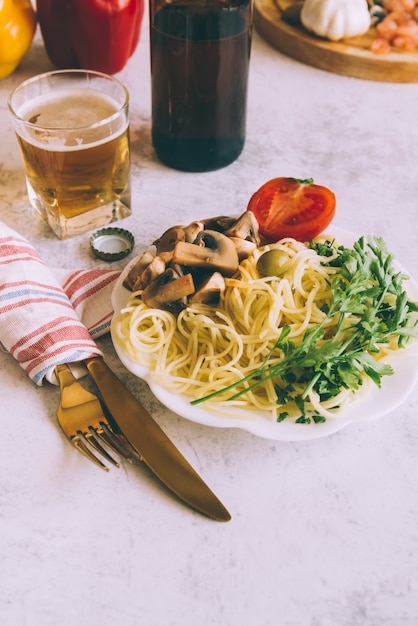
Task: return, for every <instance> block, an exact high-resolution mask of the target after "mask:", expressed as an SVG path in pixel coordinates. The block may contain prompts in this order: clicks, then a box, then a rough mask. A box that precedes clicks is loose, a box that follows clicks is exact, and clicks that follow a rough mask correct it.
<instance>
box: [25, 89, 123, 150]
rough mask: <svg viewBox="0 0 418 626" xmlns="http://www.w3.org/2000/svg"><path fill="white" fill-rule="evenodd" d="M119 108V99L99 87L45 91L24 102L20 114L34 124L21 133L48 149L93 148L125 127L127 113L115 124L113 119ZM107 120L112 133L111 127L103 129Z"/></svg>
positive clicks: (116, 134) (112, 137)
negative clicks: (56, 91)
mask: <svg viewBox="0 0 418 626" xmlns="http://www.w3.org/2000/svg"><path fill="white" fill-rule="evenodd" d="M119 110H120V106H119V105H118V103H117V102H116V100H114V99H113V98H111V97H110V96H108V95H107V94H103V93H102V92H100V91H98V90H96V89H93V88H90V87H89V88H75V89H67V90H64V89H62V90H60V91H59V93H49V94H42V95H40V96H37V97H35V98H33V99H32V100H31V101H30V102H25V103H24V104H23V105H22V106H21V107H20V108H19V109H18V110H17V114H18V115H19V117H20V118H21V119H23V120H25V121H26V122H30V123H31V124H33V125H34V126H32V127H30V129H27V132H25V133H22V132H21V130H20V131H18V132H19V134H21V135H22V136H24V138H25V139H26V140H27V141H30V142H31V143H32V144H33V145H38V146H39V147H43V148H44V149H46V150H48V149H49V150H77V149H80V148H82V147H83V146H85V147H86V148H87V147H92V146H93V145H99V144H101V143H105V142H107V141H109V140H110V139H114V138H115V137H117V136H119V135H120V134H121V133H122V132H123V131H125V130H126V127H127V121H126V116H125V114H124V113H121V115H120V116H119V117H120V119H118V120H117V121H113V123H112V121H111V120H110V118H111V117H112V116H114V115H115V114H116V113H118V111H119ZM106 120H109V124H111V126H110V133H109V129H107V131H106V132H100V129H101V128H103V127H104V126H105V125H106ZM101 122H104V123H103V124H101ZM53 131H56V133H54V132H53ZM61 131H63V132H61ZM28 133H30V134H28Z"/></svg>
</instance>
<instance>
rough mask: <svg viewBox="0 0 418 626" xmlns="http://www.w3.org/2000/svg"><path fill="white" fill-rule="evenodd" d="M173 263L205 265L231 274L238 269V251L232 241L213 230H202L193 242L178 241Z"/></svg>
mask: <svg viewBox="0 0 418 626" xmlns="http://www.w3.org/2000/svg"><path fill="white" fill-rule="evenodd" d="M173 263H179V264H180V265H186V266H188V267H191V268H193V267H206V268H212V269H214V270H219V271H220V272H222V274H225V275H226V276H232V274H234V273H235V272H236V271H237V269H238V264H239V260H238V253H237V250H236V248H235V246H234V244H233V242H232V241H231V240H230V239H229V238H228V237H225V235H223V234H222V233H218V232H216V231H215V230H202V231H201V232H200V233H199V234H198V236H197V237H196V241H195V243H187V242H186V241H178V242H177V243H176V247H175V248H174V255H173Z"/></svg>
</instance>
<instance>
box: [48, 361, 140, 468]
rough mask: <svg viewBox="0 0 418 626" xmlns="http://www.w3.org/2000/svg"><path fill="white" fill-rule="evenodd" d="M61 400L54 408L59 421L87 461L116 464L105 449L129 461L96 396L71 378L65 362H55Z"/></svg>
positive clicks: (104, 465) (102, 465) (128, 456)
mask: <svg viewBox="0 0 418 626" xmlns="http://www.w3.org/2000/svg"><path fill="white" fill-rule="evenodd" d="M55 373H56V375H57V378H58V382H59V386H60V390H61V400H60V404H59V407H58V411H57V417H58V423H59V425H60V426H61V428H62V430H63V431H64V433H65V435H66V436H67V437H68V439H69V440H70V442H71V443H72V444H73V445H74V446H75V447H76V448H77V450H79V452H81V453H82V454H84V456H86V457H87V458H88V459H90V461H92V462H93V463H95V464H96V465H98V466H99V467H101V468H102V469H104V470H105V471H107V472H108V471H109V468H108V467H107V465H106V464H105V463H103V461H102V459H101V458H100V457H103V459H104V460H105V461H108V462H109V463H111V464H112V465H114V466H116V467H120V465H119V463H118V461H117V460H115V459H114V458H113V456H112V455H111V454H110V453H109V452H108V449H110V450H112V452H116V453H117V455H118V456H119V457H120V456H122V457H124V458H125V459H127V460H128V461H132V459H131V458H130V456H131V455H130V453H129V451H128V449H127V448H125V446H124V445H123V443H122V441H121V440H120V439H119V437H120V435H117V434H116V433H115V432H114V431H113V429H112V427H111V426H110V424H109V421H108V420H107V418H106V416H105V415H104V412H103V408H102V405H101V403H100V400H99V398H98V397H97V396H95V395H94V394H93V393H90V391H87V389H85V388H84V387H83V386H82V385H81V384H80V383H79V382H78V380H76V378H75V377H74V375H73V373H72V372H71V370H70V368H69V367H68V366H67V365H57V366H56V367H55Z"/></svg>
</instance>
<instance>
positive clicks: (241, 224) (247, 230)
mask: <svg viewBox="0 0 418 626" xmlns="http://www.w3.org/2000/svg"><path fill="white" fill-rule="evenodd" d="M224 235H226V236H227V237H239V238H240V239H246V240H247V241H252V242H253V243H255V244H257V245H258V244H259V243H260V234H259V230H258V221H257V218H256V216H255V215H254V213H253V212H252V211H244V213H243V214H242V215H241V216H240V217H239V218H238V219H237V220H236V221H235V223H234V224H232V226H230V227H229V228H228V229H227V230H225V231H224Z"/></svg>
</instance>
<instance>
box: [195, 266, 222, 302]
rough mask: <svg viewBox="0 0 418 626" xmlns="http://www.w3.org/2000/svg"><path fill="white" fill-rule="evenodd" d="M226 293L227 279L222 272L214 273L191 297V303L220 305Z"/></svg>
mask: <svg viewBox="0 0 418 626" xmlns="http://www.w3.org/2000/svg"><path fill="white" fill-rule="evenodd" d="M224 291H225V279H224V277H223V276H222V274H221V273H220V272H213V274H211V275H210V276H209V277H208V278H207V279H206V281H205V282H204V283H203V284H202V285H201V286H200V287H199V288H198V289H196V291H195V293H194V294H193V295H192V296H190V298H189V303H201V304H218V302H219V299H220V296H221V293H223V292H224Z"/></svg>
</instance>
